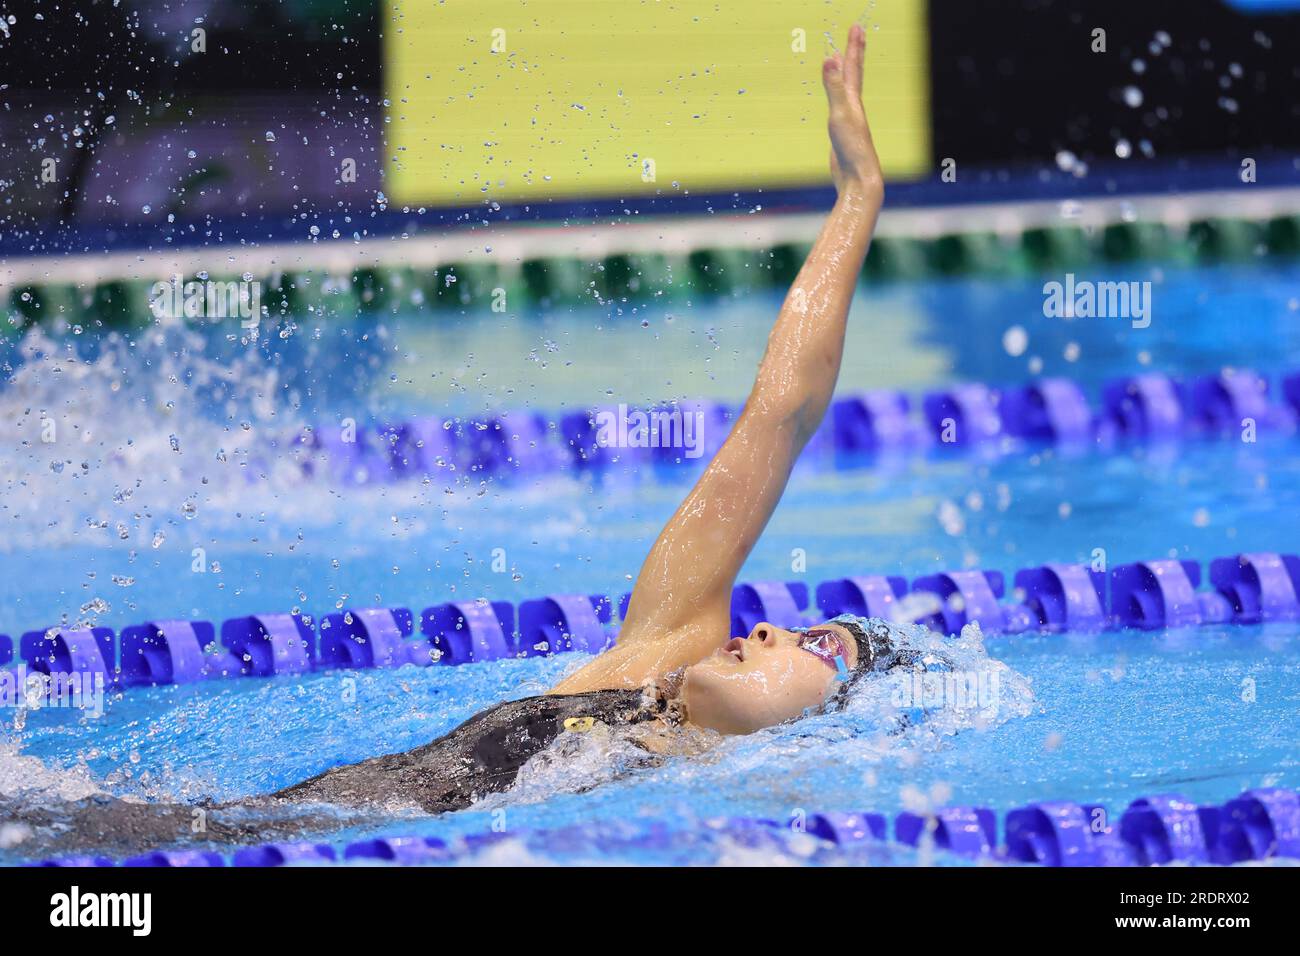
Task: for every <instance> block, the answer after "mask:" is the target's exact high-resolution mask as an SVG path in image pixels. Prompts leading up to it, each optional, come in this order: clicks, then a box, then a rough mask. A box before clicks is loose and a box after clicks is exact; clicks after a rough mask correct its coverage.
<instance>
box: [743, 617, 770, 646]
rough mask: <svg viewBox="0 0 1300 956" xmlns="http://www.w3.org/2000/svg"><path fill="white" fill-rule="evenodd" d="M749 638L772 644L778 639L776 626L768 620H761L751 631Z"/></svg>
mask: <svg viewBox="0 0 1300 956" xmlns="http://www.w3.org/2000/svg"><path fill="white" fill-rule="evenodd" d="M749 639H750V640H751V641H758V643H760V644H771V643H772V642H773V641H774V640H776V627H775V626H774V625H772V624H769V623H768V622H767V621H759V622H758V623H757V624H755V625H754V629H753V630H752V631H750V632H749Z"/></svg>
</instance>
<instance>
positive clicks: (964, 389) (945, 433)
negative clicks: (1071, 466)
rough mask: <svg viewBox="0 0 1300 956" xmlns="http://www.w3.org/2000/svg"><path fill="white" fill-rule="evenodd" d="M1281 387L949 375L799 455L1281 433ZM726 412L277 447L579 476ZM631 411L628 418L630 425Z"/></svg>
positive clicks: (1297, 409)
mask: <svg viewBox="0 0 1300 956" xmlns="http://www.w3.org/2000/svg"><path fill="white" fill-rule="evenodd" d="M1280 394H1281V401H1280V402H1279V401H1274V400H1273V393H1271V392H1270V388H1269V383H1268V381H1267V380H1266V379H1265V378H1264V377H1262V376H1261V375H1259V374H1257V373H1255V372H1253V371H1251V370H1249V369H1228V370H1224V371H1221V372H1219V373H1217V374H1214V375H1205V376H1201V377H1197V378H1193V379H1190V380H1186V381H1183V380H1176V379H1174V378H1171V377H1170V376H1168V375H1165V374H1163V373H1159V372H1149V373H1144V374H1141V375H1134V376H1128V377H1124V378H1119V379H1115V380H1112V381H1110V382H1108V383H1106V384H1105V386H1104V387H1103V388H1102V393H1101V406H1100V407H1099V408H1094V407H1092V406H1091V405H1090V404H1089V403H1088V400H1087V398H1086V397H1085V395H1084V392H1083V389H1082V388H1081V387H1080V386H1079V385H1078V384H1077V383H1076V382H1073V381H1071V380H1069V379H1066V378H1045V379H1040V380H1038V381H1035V382H1031V383H1029V384H1027V385H1022V386H1017V387H1011V388H1004V389H998V388H992V387H990V386H987V385H981V384H963V385H954V386H950V387H948V388H944V389H940V390H937V391H933V392H930V393H927V394H926V395H924V396H922V398H921V401H920V403H919V405H918V404H917V403H915V402H914V401H913V400H912V398H910V397H909V396H908V395H906V394H904V393H902V392H894V391H867V392H860V393H852V394H848V395H843V396H841V397H839V398H837V399H836V400H835V401H834V402H832V403H831V407H830V409H829V413H828V414H827V416H826V420H825V423H824V424H823V426H822V428H821V430H820V431H819V432H818V433H817V434H816V435H815V436H814V437H813V439H812V441H811V442H810V443H809V447H808V450H807V451H806V452H805V457H807V458H809V459H811V460H826V459H828V458H831V459H836V460H847V459H851V458H852V456H863V455H866V456H870V455H905V454H921V453H924V452H926V451H928V450H931V449H934V448H939V447H945V446H948V447H956V448H974V447H988V448H993V449H1001V450H1009V449H1012V448H1015V447H1017V446H1018V445H1023V444H1025V443H1043V442H1046V443H1050V444H1055V445H1061V446H1070V447H1086V446H1088V445H1096V446H1099V447H1102V448H1111V447H1114V446H1116V445H1119V444H1123V443H1144V442H1162V441H1173V440H1177V439H1180V438H1194V437H1223V436H1225V435H1242V434H1244V433H1246V432H1247V431H1249V432H1251V433H1254V434H1261V433H1270V432H1271V433H1284V434H1285V433H1291V432H1294V431H1295V428H1296V423H1297V419H1300V372H1296V373H1291V374H1289V375H1287V376H1286V377H1285V378H1284V379H1283V380H1282V383H1281V389H1280ZM918 409H919V415H918V414H916V412H917V411H918ZM738 411H739V409H738V408H736V407H735V406H732V405H728V404H726V403H724V402H715V401H683V402H679V403H677V404H674V405H663V406H658V407H654V408H647V409H629V408H627V407H626V406H620V407H618V408H596V409H586V410H581V411H573V412H568V413H565V414H561V415H558V416H548V415H547V414H544V413H542V412H534V411H515V412H505V413H502V414H500V415H496V416H490V417H488V418H485V419H483V420H471V419H452V418H421V419H413V420H411V421H406V422H398V423H390V424H376V425H369V426H365V425H363V426H357V427H355V428H353V427H351V426H349V427H347V428H344V427H342V426H326V425H319V426H317V427H315V428H312V429H307V430H305V431H304V432H303V433H302V434H299V435H295V436H293V437H292V438H290V439H288V440H287V442H285V445H286V446H287V447H288V448H289V449H290V451H291V453H292V454H293V455H294V456H295V457H296V458H297V460H298V461H299V462H300V464H301V467H302V469H303V473H304V474H305V475H307V476H319V475H325V476H329V477H331V478H332V479H333V480H336V481H339V482H342V483H344V484H352V485H364V484H374V483H385V482H393V481H400V480H404V479H411V478H419V477H423V476H426V475H439V474H444V475H445V474H447V473H454V474H455V473H458V474H469V475H475V476H484V477H486V476H492V477H510V476H516V477H536V476H540V475H543V474H548V473H555V472H561V471H568V472H572V473H575V474H588V473H601V472H603V471H606V470H610V469H613V468H617V467H623V468H627V467H648V468H651V469H653V468H655V467H672V466H680V465H686V464H691V463H692V462H705V461H707V460H708V459H709V458H710V457H711V456H712V454H713V452H714V451H716V450H717V449H718V447H720V446H721V444H722V442H723V440H724V439H725V438H726V435H727V433H728V432H729V431H730V429H731V424H732V422H733V421H734V420H735V417H736V415H737V413H738ZM686 418H690V419H691V421H692V422H693V423H695V425H694V428H695V430H694V432H693V433H691V434H688V435H683V434H681V430H682V429H683V426H682V424H681V423H682V422H683V421H684V420H685V419H686ZM629 419H634V421H632V423H631V424H630V425H629ZM674 429H676V431H674ZM684 438H689V439H691V441H690V442H689V443H687V442H684V441H683V439H684ZM277 444H278V443H277ZM684 444H687V445H688V447H683V445H684Z"/></svg>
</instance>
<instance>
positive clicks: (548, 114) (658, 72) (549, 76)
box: [384, 0, 931, 205]
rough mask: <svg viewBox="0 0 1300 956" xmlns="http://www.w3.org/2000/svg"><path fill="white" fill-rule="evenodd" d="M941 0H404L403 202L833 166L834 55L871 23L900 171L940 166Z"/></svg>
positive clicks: (885, 138)
mask: <svg viewBox="0 0 1300 956" xmlns="http://www.w3.org/2000/svg"><path fill="white" fill-rule="evenodd" d="M925 7H926V4H925V0H874V3H873V2H871V0H856V2H852V3H845V2H842V0H683V2H669V0H530V2H525V0H445V2H441V3H440V2H437V0H388V7H387V16H388V22H387V23H386V25H385V32H384V37H385V39H384V44H385V63H384V70H385V86H386V90H387V97H388V99H389V108H388V111H389V115H390V117H391V119H390V122H389V125H388V128H387V139H388V181H387V192H388V194H389V196H390V197H391V198H392V199H393V200H394V201H396V202H398V203H403V204H430V205H439V204H441V205H472V204H475V203H478V202H481V201H484V200H497V201H501V202H511V203H517V202H526V201H528V200H530V199H531V200H536V199H544V198H561V199H564V198H585V197H601V196H604V197H630V196H636V195H647V194H653V193H656V192H658V193H662V194H681V193H685V192H686V191H690V192H696V193H698V192H706V193H709V192H714V193H716V192H727V191H730V190H749V189H755V188H758V187H777V188H779V187H791V186H809V185H817V184H822V183H826V182H828V181H829V174H828V172H827V167H826V163H827V141H826V126H825V120H826V107H825V101H824V97H823V93H822V88H821V70H820V63H821V60H822V58H823V57H824V56H826V55H827V54H828V53H830V52H832V51H833V50H841V49H843V46H844V41H845V35H846V33H847V31H848V28H849V26H850V25H851V24H852V23H854V22H855V21H856V22H861V23H862V24H863V25H864V27H865V28H866V32H867V59H866V84H865V100H866V103H867V110H868V115H869V116H870V119H871V126H872V131H873V134H874V136H875V140H876V145H877V148H878V149H879V151H880V154H881V160H882V162H883V163H884V167H885V172H886V174H887V175H888V176H890V177H892V178H907V177H913V176H918V175H921V174H924V173H925V172H927V171H928V169H929V167H930V162H931V159H930V142H929V129H930V125H929V124H930V112H929V91H928V79H929V65H928V62H927V59H928V41H927V37H926V22H925Z"/></svg>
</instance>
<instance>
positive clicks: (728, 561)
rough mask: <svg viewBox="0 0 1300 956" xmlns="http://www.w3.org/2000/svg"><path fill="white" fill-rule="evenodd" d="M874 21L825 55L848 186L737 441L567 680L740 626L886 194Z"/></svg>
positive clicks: (645, 665)
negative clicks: (614, 636) (742, 593)
mask: <svg viewBox="0 0 1300 956" xmlns="http://www.w3.org/2000/svg"><path fill="white" fill-rule="evenodd" d="M864 45H865V38H864V34H863V31H862V28H861V27H860V26H854V27H853V29H852V30H851V31H850V33H849V42H848V50H847V52H846V54H845V55H844V56H843V57H841V56H840V55H838V54H837V55H835V56H833V57H830V58H828V59H827V60H826V61H825V63H823V64H822V81H823V84H824V85H825V87H826V97H827V100H828V104H829V122H828V125H829V130H830V140H831V175H832V177H833V179H834V182H835V188H836V191H837V194H838V195H837V198H836V201H835V206H834V208H833V209H832V210H831V213H830V216H829V217H828V218H827V220H826V223H825V225H824V226H823V227H822V231H821V234H820V235H819V236H818V238H817V241H816V243H815V244H814V245H813V248H812V251H811V252H810V253H809V255H808V259H807V261H806V262H805V263H804V265H803V268H802V269H801V270H799V275H798V277H797V278H796V279H795V282H794V285H793V286H792V287H791V288H790V292H789V293H788V294H787V295H786V298H785V302H784V304H783V305H782V306H781V312H780V314H779V315H778V316H777V320H776V324H775V325H774V326H773V327H772V331H771V333H770V334H769V335H768V340H767V351H766V352H765V353H764V355H763V360H762V362H761V363H760V364H759V368H758V374H757V376H756V378H755V381H754V385H753V388H752V389H751V391H750V393H749V399H748V400H747V401H746V402H745V407H744V409H743V410H742V411H741V413H740V416H739V418H738V419H737V421H736V423H735V425H734V426H733V428H732V430H731V433H730V435H729V436H728V437H727V440H726V442H725V443H724V444H723V446H722V447H721V448H720V449H719V450H718V453H717V454H716V455H715V456H714V457H713V460H712V461H711V462H710V463H709V466H708V468H706V469H705V471H704V474H702V475H701V476H700V479H699V481H698V482H696V484H695V487H694V488H693V489H692V490H691V492H690V494H689V495H687V497H686V500H685V501H683V502H682V504H681V506H680V507H679V508H678V509H677V511H676V513H675V514H674V515H673V516H672V518H671V519H670V520H669V522H668V524H667V525H666V526H665V527H664V529H663V531H662V532H661V533H660V535H659V538H658V540H656V541H655V543H654V546H653V547H652V548H651V549H650V554H649V556H648V557H647V558H646V561H645V564H644V565H642V567H641V573H640V575H639V576H638V577H637V581H636V586H635V588H634V589H633V591H632V601H631V604H630V605H629V607H628V613H627V617H626V619H625V621H624V623H623V628H622V631H621V633H620V634H619V639H618V644H617V646H616V647H614V648H613V649H612V650H610V651H608V652H606V653H605V654H602V655H601V656H600V657H598V658H597V659H596V660H594V661H592V662H591V663H590V664H588V665H587V666H586V667H584V668H582V669H581V670H579V671H578V672H577V673H575V674H573V675H572V676H570V677H569V678H568V679H566V680H565V681H564V682H562V683H561V684H560V685H559V686H557V687H556V688H555V690H554V692H556V693H575V692H578V691H583V690H590V689H593V688H598V687H629V686H631V687H635V686H638V685H640V684H641V683H643V682H644V681H645V680H647V679H650V678H657V677H661V676H663V675H664V674H667V673H669V672H671V671H673V670H676V669H678V668H680V667H685V666H687V665H689V664H693V663H695V662H696V661H698V660H700V659H701V658H702V657H704V656H705V655H706V654H708V653H710V652H711V651H713V650H714V649H715V648H717V647H719V646H720V645H721V644H722V643H723V642H725V641H726V640H727V639H728V637H729V636H730V634H729V631H730V605H731V589H732V587H733V585H734V584H735V580H736V575H737V574H738V573H739V572H740V568H741V566H742V565H743V564H744V563H745V559H746V558H748V557H749V553H750V552H751V551H752V550H753V548H754V545H755V543H756V542H757V541H758V538H759V535H761V534H762V532H763V529H764V527H765V526H766V525H767V521H768V519H769V518H770V517H771V516H772V512H773V511H774V510H775V509H776V506H777V503H778V502H779V501H780V500H781V495H782V493H783V492H784V491H785V486H786V482H787V481H788V480H789V477H790V471H791V469H792V468H793V467H794V463H795V460H796V459H797V458H798V457H799V453H800V452H801V451H802V450H803V448H804V445H806V444H807V443H808V439H809V438H810V437H812V434H813V432H815V431H816V430H817V427H818V426H819V425H820V423H821V420H822V416H823V415H824V414H825V412H826V406H827V405H828V404H829V402H830V399H831V394H832V392H833V391H834V389H835V380H836V377H837V376H838V375H839V370H840V358H841V356H842V355H843V351H844V331H845V324H846V320H847V317H848V311H849V303H850V302H851V301H852V299H853V292H854V289H855V288H856V287H857V282H858V276H859V274H860V273H861V271H862V261H863V258H864V257H865V256H866V253H867V245H868V243H869V242H870V240H871V233H872V230H873V229H874V228H875V224H876V217H877V215H878V214H879V212H880V205H881V202H882V200H883V197H884V185H883V180H882V178H881V174H880V163H879V161H878V160H877V158H876V151H875V148H874V146H873V145H872V142H871V132H870V129H869V128H868V126H867V118H866V113H865V111H864V110H863V106H862V57H863V51H864Z"/></svg>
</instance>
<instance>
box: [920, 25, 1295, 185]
mask: <svg viewBox="0 0 1300 956" xmlns="http://www.w3.org/2000/svg"><path fill="white" fill-rule="evenodd" d="M1275 6H1280V5H1275ZM1291 6H1293V7H1300V4H1291ZM1094 28H1102V29H1104V30H1105V31H1106V40H1107V52H1105V53H1094V52H1092V31H1093V29H1094ZM930 50H931V75H932V77H933V84H934V85H933V91H932V97H933V120H934V140H933V142H934V149H935V154H936V156H938V157H944V156H952V157H957V158H959V161H960V159H965V160H966V161H968V162H971V163H975V164H978V165H988V166H996V165H1019V164H1024V163H1032V162H1034V161H1038V160H1042V159H1043V158H1044V157H1046V158H1048V159H1051V158H1052V157H1054V156H1055V154H1056V153H1057V152H1058V151H1060V150H1070V151H1071V152H1073V153H1075V154H1076V155H1077V156H1079V157H1080V158H1081V159H1084V160H1085V161H1089V160H1100V159H1115V158H1117V157H1116V154H1115V144H1116V143H1117V142H1118V141H1119V140H1121V139H1125V140H1127V141H1128V142H1129V144H1130V145H1131V147H1132V155H1133V158H1134V159H1141V158H1144V157H1145V153H1144V152H1143V150H1142V148H1141V146H1140V144H1141V142H1142V141H1144V140H1145V141H1146V142H1147V143H1149V144H1150V152H1151V154H1152V157H1153V158H1155V159H1164V160H1168V159H1169V158H1171V157H1172V156H1176V155H1189V154H1190V155H1196V154H1201V155H1206V156H1213V157H1238V156H1240V155H1243V154H1244V153H1246V152H1268V153H1272V152H1277V151H1295V150H1296V149H1297V147H1300V10H1291V11H1281V12H1277V13H1269V14H1264V13H1253V14H1252V13H1250V12H1247V11H1245V10H1243V9H1238V8H1235V7H1233V6H1230V5H1229V4H1227V3H1225V2H1223V0H1055V2H1054V0H977V2H973V0H930ZM1126 89H1131V90H1136V91H1137V93H1138V94H1139V95H1140V105H1136V106H1133V105H1129V103H1128V102H1126V101H1125V90H1126ZM1129 95H1130V97H1132V93H1130V94H1129ZM1257 158H1258V157H1257Z"/></svg>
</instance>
